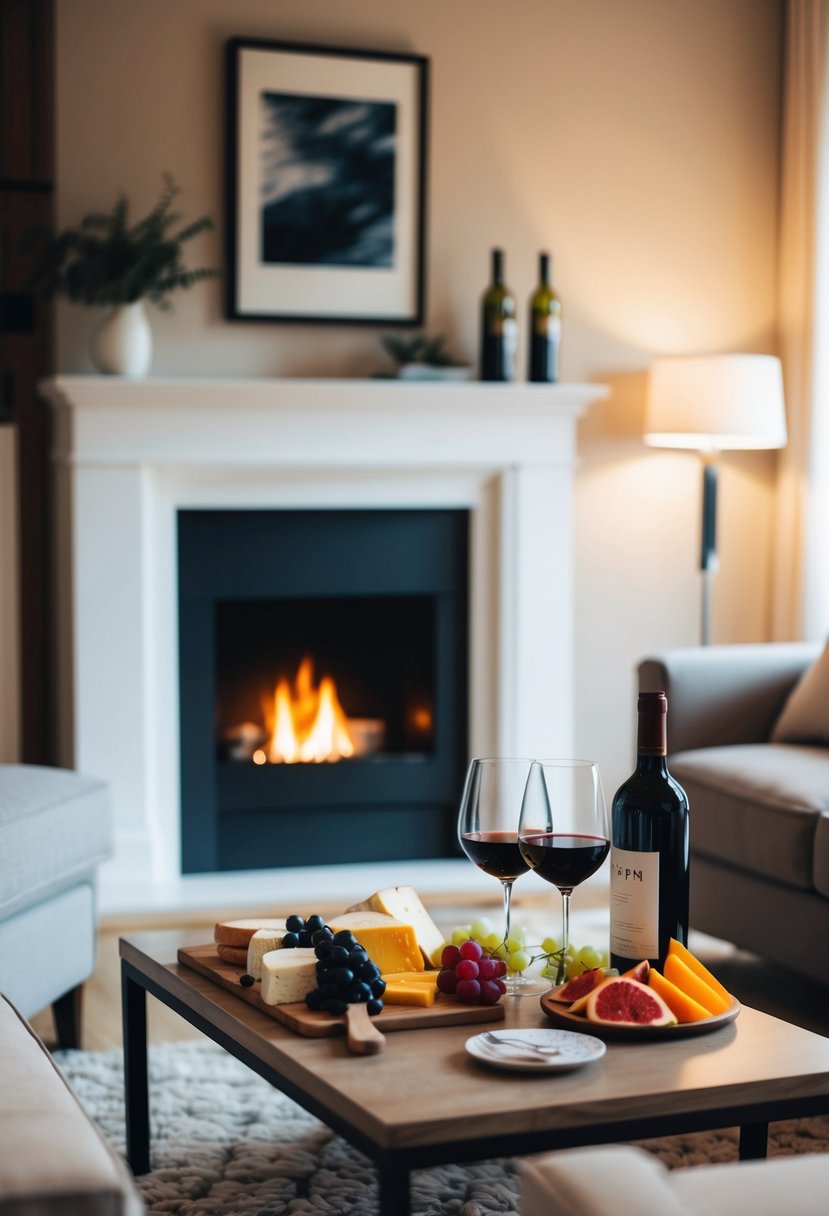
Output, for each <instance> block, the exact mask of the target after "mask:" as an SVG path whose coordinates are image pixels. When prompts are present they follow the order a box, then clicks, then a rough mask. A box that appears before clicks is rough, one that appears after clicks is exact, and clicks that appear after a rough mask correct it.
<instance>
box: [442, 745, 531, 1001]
mask: <svg viewBox="0 0 829 1216" xmlns="http://www.w3.org/2000/svg"><path fill="white" fill-rule="evenodd" d="M530 767H531V761H530V760H520V759H513V758H511V757H506V756H505V757H492V758H491V759H490V758H485V757H482V758H477V759H475V760H473V761H472V762H471V763H470V765H469V770H468V772H467V774H466V783H465V785H464V790H463V794H462V796H461V803H460V807H459V809H458V841H459V843H460V846H461V848H462V849H463V851H464V853H466V855H467V857H468V858H469V860H470V861H472V862H474V863H475V865H476V866H477V867H478V869H480V870H482V871H483V873H484V874H489V875H491V876H492V878H496V879H497V880H498V881H499V882H500V884H501V888H502V890H503V896H504V929H503V938H502V940H503V941H505V942H506V941H507V940H508V938H509V936H510V901H511V898H512V884H513V883H514V882H515V880H516V879H517V878H520V877H521V875H522V874H526V873H527V862H526V861H525V860H524V858H523V857H522V855H521V850H520V848H519V845H518V819H519V816H520V813H521V806H522V803H523V799H524V791H525V789H526V787H527V779H528V777H529V773H530ZM504 984H505V986H506V989H507V992H508V993H509V994H510V995H512V996H529V995H533V994H538V993H540V992H545V991H546V990H547V988H548V987H549V984H547V983H544V982H541V981H539V980H537V979H535V978H534V977H530V976H524V975H517V974H512V975H507V976H505V978H504Z"/></svg>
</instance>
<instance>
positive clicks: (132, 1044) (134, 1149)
mask: <svg viewBox="0 0 829 1216" xmlns="http://www.w3.org/2000/svg"><path fill="white" fill-rule="evenodd" d="M121 1008H122V1016H123V1027H124V1102H125V1106H126V1115H127V1160H128V1161H129V1164H130V1169H131V1170H132V1172H133V1173H134V1174H147V1173H149V1169H150V1098H149V1088H148V1081H147V993H146V991H145V989H144V988H142V987H141V985H140V984H137V983H136V982H135V980H134V979H132V978H131V977H130V974H129V968H128V964H127V963H124V962H122V963H121Z"/></svg>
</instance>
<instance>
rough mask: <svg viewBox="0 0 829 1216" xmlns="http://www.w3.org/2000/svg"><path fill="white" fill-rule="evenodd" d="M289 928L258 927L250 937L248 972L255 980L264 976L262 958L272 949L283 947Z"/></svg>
mask: <svg viewBox="0 0 829 1216" xmlns="http://www.w3.org/2000/svg"><path fill="white" fill-rule="evenodd" d="M287 932H288V930H287V929H257V930H256V932H255V933H254V935H253V937H252V938H251V939H250V945H249V946H248V954H247V973H248V975H252V976H253V978H254V979H255V980H261V978H262V959H263V958H264V957H265V955H266V954H269V953H270V952H271V950H281V949H282V939H283V938H284V936H285V934H286V933H287Z"/></svg>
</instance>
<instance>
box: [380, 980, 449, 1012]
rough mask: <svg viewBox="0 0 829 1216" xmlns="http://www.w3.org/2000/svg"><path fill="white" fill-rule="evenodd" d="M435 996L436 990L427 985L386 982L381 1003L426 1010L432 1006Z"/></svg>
mask: <svg viewBox="0 0 829 1216" xmlns="http://www.w3.org/2000/svg"><path fill="white" fill-rule="evenodd" d="M437 995H438V990H437V988H433V987H431V985H429V984H400V983H394V982H393V983H391V984H390V983H388V981H387V982H386V991H385V992H384V993H383V1002H384V1004H386V1005H417V1006H418V1007H419V1008H422V1009H428V1007H429V1006H430V1005H434V1003H435V1000H436V999H437Z"/></svg>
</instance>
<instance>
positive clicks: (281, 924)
mask: <svg viewBox="0 0 829 1216" xmlns="http://www.w3.org/2000/svg"><path fill="white" fill-rule="evenodd" d="M284 928H285V919H284V917H283V918H282V919H281V920H280V919H277V918H276V917H273V916H259V917H248V918H246V919H245V920H220V921H219V922H218V924H216V925H215V926H214V928H213V941H214V942H218V943H220V944H221V945H223V946H239V947H244V949H245V950H247V948H248V945H249V944H250V939H251V938H252V937H253V935H254V933H255V932H256V930H257V929H284Z"/></svg>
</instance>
